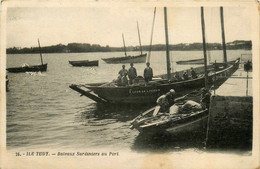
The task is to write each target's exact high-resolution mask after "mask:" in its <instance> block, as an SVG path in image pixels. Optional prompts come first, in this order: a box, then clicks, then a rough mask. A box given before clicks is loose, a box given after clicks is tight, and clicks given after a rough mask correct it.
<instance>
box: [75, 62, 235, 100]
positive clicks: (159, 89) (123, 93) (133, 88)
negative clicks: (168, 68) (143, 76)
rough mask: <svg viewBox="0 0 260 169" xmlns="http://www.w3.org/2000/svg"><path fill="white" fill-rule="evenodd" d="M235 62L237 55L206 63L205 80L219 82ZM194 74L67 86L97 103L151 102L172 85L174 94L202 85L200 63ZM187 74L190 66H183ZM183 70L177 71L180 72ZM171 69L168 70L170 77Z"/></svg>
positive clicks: (232, 67) (203, 81)
mask: <svg viewBox="0 0 260 169" xmlns="http://www.w3.org/2000/svg"><path fill="white" fill-rule="evenodd" d="M238 66H239V59H237V60H235V61H233V62H230V64H229V65H228V66H227V67H225V66H223V65H222V66H219V65H218V68H217V69H215V67H214V65H210V66H208V71H209V74H208V82H209V85H212V84H214V85H218V86H219V85H221V84H222V83H223V82H224V81H225V80H226V79H228V78H229V77H230V76H231V75H232V74H233V73H234V72H235V71H236V70H237V69H238ZM194 70H195V71H196V72H197V74H198V77H197V78H195V79H192V78H190V79H188V80H180V81H172V80H171V79H169V80H168V79H167V78H166V77H167V74H164V75H159V76H155V77H154V78H153V80H152V81H150V82H149V83H148V84H147V85H145V83H144V80H139V82H138V83H135V84H133V85H127V86H118V85H117V83H116V82H115V81H113V82H104V83H88V84H79V85H77V84H72V85H70V88H71V89H73V90H75V91H77V92H79V93H80V94H81V95H84V96H86V97H88V98H90V99H92V100H94V101H96V102H101V103H131V104H147V103H155V101H156V99H157V98H158V96H160V95H162V94H164V93H166V92H168V91H169V90H170V89H174V90H175V91H176V94H177V95H178V96H181V95H182V94H186V93H188V92H190V91H192V90H194V89H198V88H202V87H204V86H205V79H204V77H205V76H204V71H203V67H198V68H194ZM186 71H187V72H188V74H190V70H186ZM184 72H185V71H180V72H178V74H179V75H180V76H182V74H183V73H184ZM174 74H175V73H173V74H171V76H172V77H173V75H174Z"/></svg>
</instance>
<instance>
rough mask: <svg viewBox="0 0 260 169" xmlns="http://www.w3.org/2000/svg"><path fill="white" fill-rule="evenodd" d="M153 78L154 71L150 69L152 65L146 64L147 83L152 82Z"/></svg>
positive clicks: (145, 77) (145, 78)
mask: <svg viewBox="0 0 260 169" xmlns="http://www.w3.org/2000/svg"><path fill="white" fill-rule="evenodd" d="M152 78H153V69H152V68H151V67H150V63H149V62H147V63H146V68H145V69H144V80H145V82H146V83H148V82H149V81H151V80H152Z"/></svg>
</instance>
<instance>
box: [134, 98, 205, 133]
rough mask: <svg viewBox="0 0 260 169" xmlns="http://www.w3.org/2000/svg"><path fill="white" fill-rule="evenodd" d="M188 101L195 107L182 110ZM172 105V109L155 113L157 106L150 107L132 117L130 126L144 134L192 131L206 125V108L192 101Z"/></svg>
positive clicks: (199, 129)
mask: <svg viewBox="0 0 260 169" xmlns="http://www.w3.org/2000/svg"><path fill="white" fill-rule="evenodd" d="M188 102H191V103H195V105H196V106H197V107H196V108H192V107H190V110H188V109H185V111H183V110H184V108H183V107H185V105H187V104H190V103H188ZM174 106H175V107H174V108H173V109H172V110H170V108H169V109H168V110H166V111H161V110H159V111H158V113H157V114H154V112H155V111H157V110H156V109H158V106H155V107H152V108H150V109H149V110H147V111H145V112H143V113H141V114H140V115H138V116H137V117H136V118H134V119H133V120H132V121H131V123H130V128H131V129H136V130H138V131H139V132H140V133H143V134H146V135H156V134H162V133H165V134H173V135H178V134H182V133H187V132H191V131H192V132H194V131H195V130H197V131H201V129H203V127H205V126H207V120H208V113H209V111H208V109H206V108H204V109H203V108H202V107H200V105H199V104H198V103H196V102H193V101H187V102H186V103H181V104H180V103H178V104H177V105H174ZM176 107H178V109H176ZM186 107H187V106H186ZM182 109H183V110H182Z"/></svg>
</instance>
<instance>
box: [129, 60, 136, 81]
mask: <svg viewBox="0 0 260 169" xmlns="http://www.w3.org/2000/svg"><path fill="white" fill-rule="evenodd" d="M130 66H131V67H130V68H129V69H128V78H129V84H133V81H134V79H135V78H136V76H137V73H136V69H135V68H134V64H133V63H131V64H130Z"/></svg>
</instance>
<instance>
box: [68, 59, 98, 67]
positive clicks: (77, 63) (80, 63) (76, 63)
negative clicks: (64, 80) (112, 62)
mask: <svg viewBox="0 0 260 169" xmlns="http://www.w3.org/2000/svg"><path fill="white" fill-rule="evenodd" d="M69 63H70V64H71V65H72V66H98V60H91V61H89V60H80V61H69Z"/></svg>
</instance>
